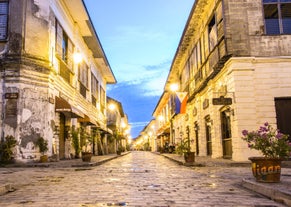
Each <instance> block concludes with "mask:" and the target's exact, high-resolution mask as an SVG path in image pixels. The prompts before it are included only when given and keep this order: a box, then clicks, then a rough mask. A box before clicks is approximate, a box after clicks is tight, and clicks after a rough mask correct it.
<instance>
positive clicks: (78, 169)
mask: <svg viewBox="0 0 291 207" xmlns="http://www.w3.org/2000/svg"><path fill="white" fill-rule="evenodd" d="M85 170H92V168H77V169H75V171H85Z"/></svg>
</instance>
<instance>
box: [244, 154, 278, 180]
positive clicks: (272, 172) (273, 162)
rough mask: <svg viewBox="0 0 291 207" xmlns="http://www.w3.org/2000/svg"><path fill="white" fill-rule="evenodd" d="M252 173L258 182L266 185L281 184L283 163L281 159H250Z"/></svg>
mask: <svg viewBox="0 0 291 207" xmlns="http://www.w3.org/2000/svg"><path fill="white" fill-rule="evenodd" d="M249 160H251V161H252V172H253V175H254V177H255V178H256V181H258V182H265V183H276V182H280V178H281V162H282V159H280V158H266V157H250V158H249Z"/></svg>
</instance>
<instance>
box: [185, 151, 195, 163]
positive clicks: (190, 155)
mask: <svg viewBox="0 0 291 207" xmlns="http://www.w3.org/2000/svg"><path fill="white" fill-rule="evenodd" d="M184 159H185V163H193V162H195V152H184Z"/></svg>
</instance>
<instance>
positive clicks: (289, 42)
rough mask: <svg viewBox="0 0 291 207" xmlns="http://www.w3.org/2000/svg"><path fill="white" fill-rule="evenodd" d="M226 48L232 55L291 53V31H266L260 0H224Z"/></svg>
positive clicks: (285, 54) (262, 55)
mask: <svg viewBox="0 0 291 207" xmlns="http://www.w3.org/2000/svg"><path fill="white" fill-rule="evenodd" d="M223 2H224V9H225V11H224V15H225V18H226V24H225V29H226V39H227V50H228V52H229V53H230V54H232V55H233V56H239V57H242V56H257V57H258V56H261V57H270V56H290V55H291V36H290V35H265V34H264V13H263V7H262V1H261V0H246V1H237V0H223Z"/></svg>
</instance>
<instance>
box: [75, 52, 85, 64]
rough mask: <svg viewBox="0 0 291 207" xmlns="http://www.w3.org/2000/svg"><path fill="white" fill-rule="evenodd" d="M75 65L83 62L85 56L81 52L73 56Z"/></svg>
mask: <svg viewBox="0 0 291 207" xmlns="http://www.w3.org/2000/svg"><path fill="white" fill-rule="evenodd" d="M73 59H74V63H76V64H79V63H80V62H82V60H83V56H82V54H81V53H80V52H76V53H74V55H73Z"/></svg>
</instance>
